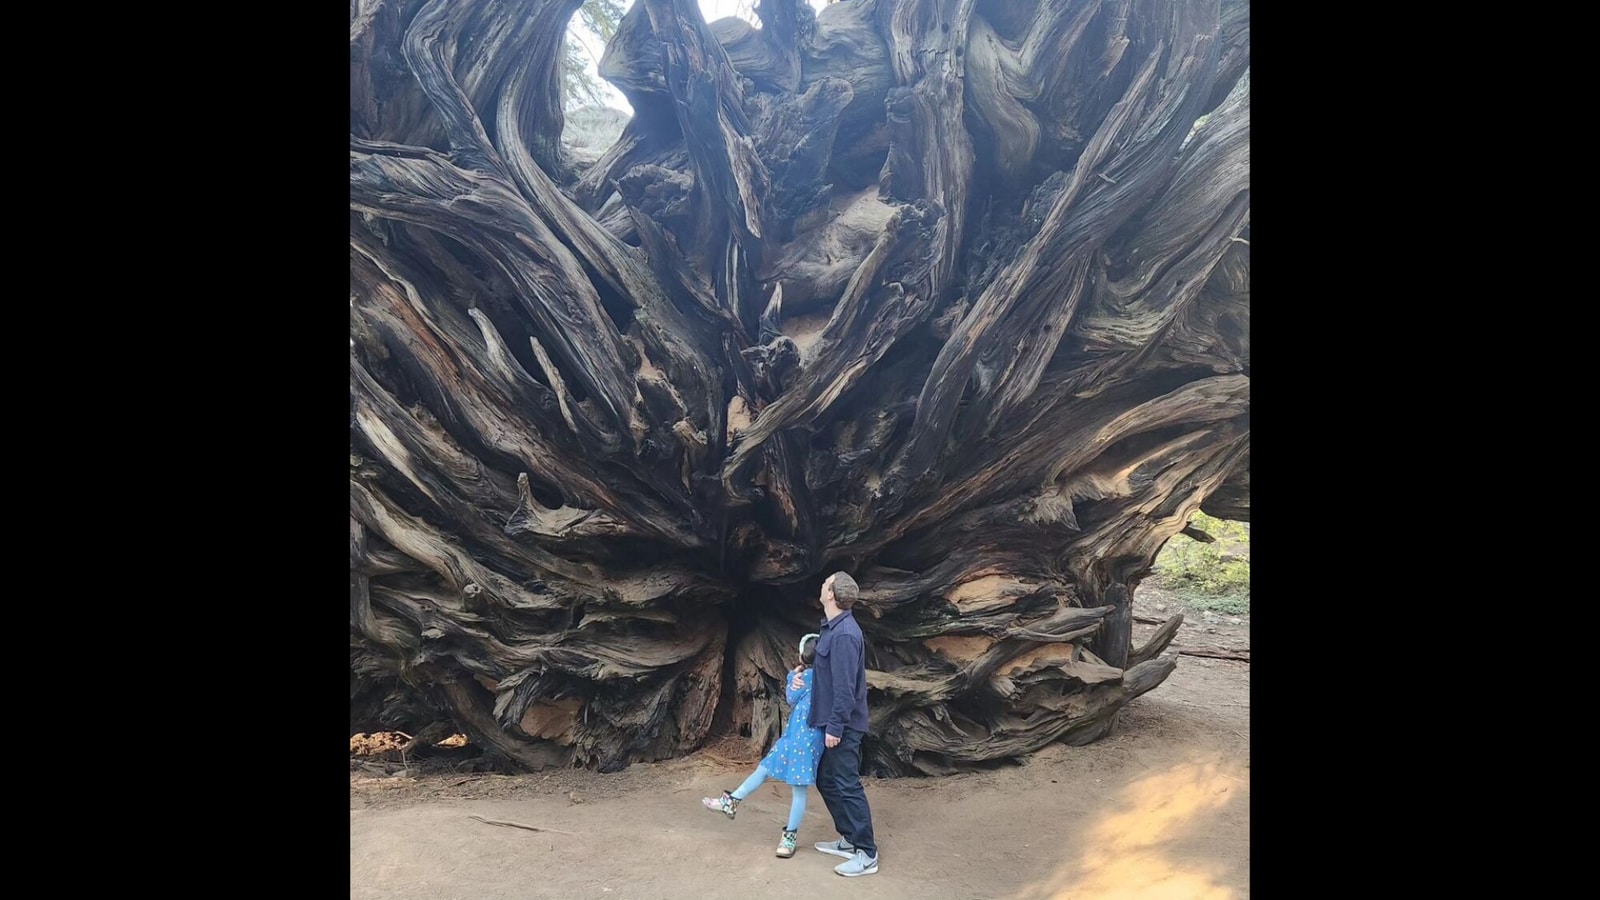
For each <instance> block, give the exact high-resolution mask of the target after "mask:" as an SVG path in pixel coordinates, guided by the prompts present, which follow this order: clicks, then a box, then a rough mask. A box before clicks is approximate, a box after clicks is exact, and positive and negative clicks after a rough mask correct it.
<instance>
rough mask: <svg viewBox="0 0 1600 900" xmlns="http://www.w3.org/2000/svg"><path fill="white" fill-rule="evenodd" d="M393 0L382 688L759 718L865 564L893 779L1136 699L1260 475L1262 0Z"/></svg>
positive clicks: (365, 47) (1096, 720)
mask: <svg viewBox="0 0 1600 900" xmlns="http://www.w3.org/2000/svg"><path fill="white" fill-rule="evenodd" d="M578 6H579V2H578V0H353V2H352V7H351V39H350V67H351V107H350V132H351V136H350V206H351V216H350V245H351V266H350V282H351V305H350V317H351V318H350V323H351V338H352V347H351V356H350V401H351V419H350V423H351V451H350V453H351V456H350V463H351V479H350V519H351V521H350V526H351V543H350V553H351V582H350V584H351V587H350V602H351V617H350V620H351V661H352V665H351V671H352V682H351V685H352V686H351V702H352V725H353V727H354V726H356V725H358V724H359V725H360V726H361V727H363V728H367V729H370V728H373V727H379V726H386V727H396V726H400V725H409V726H410V727H409V729H408V730H411V731H416V730H417V729H420V728H422V727H424V726H427V725H430V724H432V723H434V722H435V721H438V720H441V719H445V718H448V719H450V720H453V721H454V722H455V723H456V724H457V726H458V727H460V728H462V729H464V730H465V731H466V732H467V733H468V734H469V735H470V736H471V738H472V739H473V740H474V741H475V742H477V743H479V744H481V745H483V746H485V747H487V748H489V749H491V750H493V751H494V752H495V753H496V754H498V755H500V756H502V757H505V758H507V759H510V760H514V761H515V762H517V763H518V764H520V765H522V766H526V767H530V768H537V767H540V766H546V765H552V764H566V763H579V764H585V765H593V766H596V767H598V768H600V769H602V770H614V769H617V768H621V767H623V766H626V765H628V764H629V763H630V762H632V761H636V760H648V759H659V758H663V757H669V756H673V755H679V754H683V753H687V752H689V751H691V750H693V749H694V748H696V747H697V746H698V745H699V744H700V743H702V742H703V741H704V740H705V739H706V737H707V736H708V735H710V734H712V733H714V732H717V731H724V730H725V731H730V732H737V733H741V734H745V735H747V736H748V737H749V740H750V741H751V742H752V744H757V745H764V744H765V743H766V742H768V741H770V740H771V739H772V738H773V737H774V736H775V735H776V733H777V731H778V729H779V727H780V723H781V721H782V710H781V708H780V706H779V704H780V703H781V698H782V694H783V692H782V689H781V686H780V685H781V679H782V677H783V673H784V671H785V670H786V669H787V668H788V667H789V666H791V665H792V664H793V660H792V657H793V649H792V648H793V647H794V645H795V641H796V639H797V638H798V637H799V635H800V634H802V633H804V632H805V631H808V630H814V628H815V624H816V615H817V613H818V607H817V605H816V602H815V597H816V595H817V589H818V585H819V583H820V581H821V579H822V578H824V577H825V576H826V575H827V574H828V573H830V572H832V571H835V570H840V569H842V570H845V571H848V572H850V573H851V574H853V575H854V576H855V578H856V579H857V580H858V581H859V582H860V584H861V586H862V591H863V597H862V604H861V607H860V608H859V609H860V611H859V612H858V615H857V618H858V619H859V620H861V622H862V627H863V630H864V631H865V633H866V635H867V637H868V639H869V644H870V646H869V649H868V665H869V670H870V671H869V676H868V678H869V685H870V688H871V704H872V734H871V737H870V739H869V742H868V752H867V759H868V763H869V767H870V768H871V770H873V771H876V772H880V773H884V774H908V773H941V772H949V771H954V770H958V769H961V768H965V767H971V766H974V765H979V764H983V763H986V762H990V761H994V760H1001V759H1009V758H1016V757H1021V756H1025V755H1026V754H1028V753H1030V752H1033V751H1035V750H1037V749H1039V748H1040V747H1042V746H1044V745H1046V744H1048V743H1050V742H1052V741H1056V740H1064V741H1068V742H1073V743H1081V742H1084V741H1089V740H1093V739H1095V738H1097V737H1099V736H1101V735H1103V734H1105V733H1106V732H1107V731H1108V730H1109V729H1110V728H1111V727H1112V726H1113V723H1114V721H1115V717H1116V713H1117V711H1118V710H1119V709H1120V708H1121V707H1122V706H1123V705H1124V704H1125V703H1127V701H1128V700H1130V699H1132V698H1133V697H1136V696H1138V695H1139V694H1141V693H1143V692H1145V691H1148V690H1150V689H1151V688H1153V687H1155V686H1156V685H1158V684H1160V683H1161V681H1162V679H1164V678H1165V677H1166V676H1167V675H1168V674H1169V673H1170V672H1171V671H1172V668H1173V665H1174V661H1173V657H1172V656H1171V655H1168V656H1165V657H1162V656H1160V655H1159V654H1160V652H1161V650H1162V649H1164V648H1165V647H1166V645H1167V642H1169V641H1170V640H1171V637H1172V632H1173V631H1175V630H1176V628H1177V625H1176V621H1175V622H1174V624H1173V625H1172V627H1171V628H1169V629H1165V630H1164V631H1163V632H1162V633H1161V634H1159V635H1158V636H1157V638H1156V639H1154V640H1152V641H1151V642H1150V643H1149V644H1147V645H1145V646H1144V647H1140V648H1133V647H1132V646H1131V645H1130V638H1131V631H1130V629H1131V624H1132V618H1133V597H1134V591H1135V589H1136V587H1137V585H1138V582H1139V580H1140V578H1141V577H1143V576H1144V575H1145V574H1146V573H1148V571H1149V569H1150V565H1151V563H1152V561H1153V560H1154V558H1155V555H1156V552H1157V551H1158V550H1159V549H1160V547H1161V546H1162V544H1163V543H1164V542H1165V541H1166V540H1167V539H1168V538H1170V537H1172V536H1173V535H1175V534H1177V533H1178V532H1179V531H1180V530H1181V529H1183V528H1184V527H1185V524H1186V522H1187V520H1188V518H1189V516H1190V515H1191V514H1192V513H1193V512H1194V511H1195V510H1196V509H1200V508H1204V509H1205V510H1206V511H1207V512H1209V513H1211V514H1213V515H1219V516H1225V517H1228V518H1236V519H1248V517H1249V445H1250V418H1249V409H1250V377H1249V372H1250V353H1249V319H1250V291H1249V261H1250V256H1249V254H1250V245H1249V218H1250V190H1249V188H1250V181H1249V161H1250V159H1249V157H1250V144H1249V132H1250V93H1249V5H1248V2H1244V0H1099V2H1095V0H1051V2H1041V0H844V2H840V3H835V4H830V5H827V6H825V7H823V8H822V10H821V11H820V12H814V11H813V10H812V9H811V8H810V7H809V6H806V5H804V4H803V3H800V2H798V0H762V2H761V4H760V5H759V7H758V8H757V13H758V15H759V18H760V20H761V25H760V27H754V26H752V25H750V24H748V23H744V22H741V21H738V20H731V19H730V20H723V21H721V22H715V23H709V24H708V23H706V22H705V21H704V20H703V18H702V16H701V14H700V11H699V9H698V7H697V6H696V5H695V3H694V2H693V0H638V2H635V3H634V4H633V6H632V7H631V8H630V9H629V11H628V12H627V14H626V15H625V16H624V17H623V19H622V21H621V23H620V26H619V28H618V30H617V32H616V35H615V37H614V38H613V39H612V40H611V41H610V42H609V44H608V46H607V48H606V52H605V54H604V57H603V59H602V60H601V61H600V71H601V74H602V75H603V76H604V77H605V78H606V79H608V80H609V81H610V82H611V83H612V84H614V85H615V86H616V87H617V88H618V89H619V90H620V91H621V92H622V93H623V94H624V95H625V96H626V97H627V98H628V100H629V102H630V103H631V104H632V106H633V108H634V109H635V111H636V114H635V116H634V118H633V119H632V121H631V122H629V124H628V125H627V127H626V129H625V130H624V132H623V134H622V136H621V138H620V139H619V140H618V142H617V143H616V145H615V146H613V147H612V148H611V150H610V151H609V152H607V153H605V154H604V155H603V156H601V157H600V158H599V159H598V160H597V161H595V162H593V163H592V164H589V165H585V164H584V163H583V162H581V161H578V160H576V159H575V158H573V157H571V156H570V155H568V154H567V153H566V152H565V151H564V150H563V147H562V144H561V132H562V111H561V105H560V77H561V69H560V66H561V39H560V36H561V34H562V33H563V29H564V28H565V26H566V24H567V22H568V20H569V19H570V18H571V16H572V14H573V12H574V11H575V10H576V9H577V7H578Z"/></svg>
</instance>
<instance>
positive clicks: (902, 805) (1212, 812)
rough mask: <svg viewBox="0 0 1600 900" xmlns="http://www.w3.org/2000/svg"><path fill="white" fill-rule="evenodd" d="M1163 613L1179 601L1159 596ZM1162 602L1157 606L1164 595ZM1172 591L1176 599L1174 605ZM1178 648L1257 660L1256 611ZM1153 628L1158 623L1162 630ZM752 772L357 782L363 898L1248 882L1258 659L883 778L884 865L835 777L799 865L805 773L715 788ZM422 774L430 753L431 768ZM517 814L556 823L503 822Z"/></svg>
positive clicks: (794, 893) (969, 890)
mask: <svg viewBox="0 0 1600 900" xmlns="http://www.w3.org/2000/svg"><path fill="white" fill-rule="evenodd" d="M1140 598H1141V601H1143V602H1141V604H1140V610H1139V611H1140V613H1141V615H1145V616H1151V617H1162V616H1165V615H1168V614H1170V613H1172V612H1175V611H1177V609H1178V608H1179V606H1178V604H1176V603H1175V601H1174V599H1173V598H1171V597H1170V596H1165V597H1162V596H1157V595H1156V594H1155V592H1153V591H1149V590H1144V589H1142V590H1141V594H1140ZM1152 601H1153V602H1152ZM1163 601H1165V602H1163ZM1185 622H1186V624H1185V625H1184V627H1183V628H1182V629H1181V630H1180V631H1179V635H1178V640H1177V641H1175V642H1174V644H1173V646H1172V648H1171V649H1169V651H1168V652H1173V650H1178V651H1188V652H1200V653H1216V652H1217V651H1219V650H1220V651H1222V655H1229V654H1230V653H1238V652H1239V651H1240V650H1243V651H1244V653H1243V655H1246V656H1247V655H1248V647H1249V621H1248V617H1244V618H1232V617H1226V616H1224V617H1205V616H1202V615H1200V614H1196V613H1194V612H1193V611H1186V615H1185ZM1138 627H1139V629H1140V630H1139V631H1138V632H1136V636H1135V640H1136V642H1137V641H1138V640H1140V639H1141V638H1142V637H1143V635H1144V634H1145V633H1148V631H1150V630H1151V629H1152V628H1153V626H1152V625H1151V624H1148V623H1145V624H1141V625H1140V626H1138ZM749 769H750V767H749V766H746V765H743V764H735V763H730V762H728V761H726V760H723V759H719V758H717V757H716V756H715V755H714V754H712V753H709V752H702V753H699V754H696V755H694V756H691V757H688V758H686V759H680V760H673V761H671V762H666V763H658V764H651V765H635V766H633V767H631V768H629V769H628V770H626V771H624V772H621V773H618V774H615V775H603V776H602V775H596V774H593V773H588V772H583V771H573V770H563V771H560V772H554V773H550V774H540V775H519V776H508V775H493V774H476V775H473V774H459V773H446V774H431V775H423V776H416V775H398V776H391V777H372V776H371V775H369V774H368V771H369V770H365V769H363V770H359V771H356V772H352V775H351V782H350V876H351V884H350V896H351V898H352V900H379V898H384V900H387V898H406V900H432V898H440V900H452V898H454V900H500V898H505V900H511V898H516V900H522V898H529V900H531V898H562V900H567V898H595V900H677V898H685V900H690V898H692V900H745V898H765V897H771V898H788V897H793V898H807V900H827V898H836V897H873V898H882V900H902V898H903V900H938V898H952V900H975V898H983V900H990V898H996V900H1002V898H1003V900H1067V898H1072V900H1094V898H1170V900H1212V898H1218V900H1220V898H1236V897H1248V896H1249V894H1250V888H1249V870H1250V840H1249V827H1250V664H1249V663H1248V662H1244V661H1240V660H1233V659H1220V658H1212V657H1208V656H1190V655H1182V656H1180V658H1179V661H1178V668H1177V671H1175V672H1174V673H1173V675H1172V677H1171V678H1169V679H1168V680H1167V682H1166V683H1165V684H1163V685H1161V686H1160V687H1158V688H1156V689H1155V690H1154V691H1152V692H1151V693H1149V694H1146V695H1145V696H1144V697H1141V698H1140V699H1138V700H1136V701H1134V702H1133V703H1132V704H1130V705H1129V706H1128V707H1127V708H1126V709H1125V710H1124V712H1123V714H1122V721H1121V726H1120V727H1119V729H1118V730H1117V731H1116V732H1115V733H1114V734H1113V735H1112V736H1110V737H1108V738H1106V739H1104V740H1102V741H1100V742H1099V743H1096V744H1094V745H1091V746H1088V747H1059V746H1058V747H1052V748H1049V749H1047V750H1045V751H1042V752H1041V753H1039V754H1037V755H1035V756H1034V757H1033V758H1032V759H1031V760H1030V761H1029V762H1028V763H1027V764H1026V765H1022V766H1013V767H1007V768H1004V769H1000V770H996V771H990V772H982V773H975V774H967V775H959V776H952V777H947V778H939V779H870V778H869V779H865V784H866V790H867V798H868V801H869V803H870V804H871V806H872V813H873V822H874V826H875V828H876V831H877V838H878V843H879V845H880V853H881V856H880V865H881V869H880V871H879V873H878V874H876V875H871V876H866V877H862V878H853V879H852V878H841V877H839V876H838V875H836V874H834V872H833V865H834V864H835V863H838V862H840V860H839V859H837V858H836V857H832V856H826V855H824V854H821V853H818V852H816V851H815V850H814V849H812V848H811V844H812V843H814V842H816V841H822V840H828V839H830V838H832V837H833V836H834V834H833V831H832V828H831V826H830V820H829V817H828V814H827V810H826V809H825V808H824V807H823V804H822V800H821V798H820V797H819V796H818V795H816V793H815V791H813V793H812V795H811V802H810V805H809V806H808V808H807V810H806V816H805V821H804V823H803V824H802V825H801V829H800V840H801V849H800V851H799V852H797V853H796V854H795V856H794V858H793V859H787V860H785V859H779V858H777V857H775V856H774V855H773V852H772V851H773V847H774V846H775V845H776V843H777V838H778V836H779V832H780V830H781V829H782V825H783V819H784V817H785V815H786V814H787V812H788V788H787V787H785V786H782V785H773V784H770V783H769V784H768V785H766V786H765V787H763V788H762V789H761V790H759V791H757V792H756V794H754V795H753V796H752V797H751V798H750V799H748V800H747V801H746V802H745V804H744V806H743V808H742V809H741V810H740V812H739V816H738V818H737V819H735V820H733V821H729V820H728V819H726V818H725V817H723V816H721V815H719V814H715V813H711V812H709V811H707V810H704V809H702V808H701V806H700V803H699V800H700V798H701V797H702V796H709V795H712V794H714V793H716V792H717V791H718V790H720V789H723V788H732V787H734V786H735V785H737V784H738V783H739V782H740V781H741V780H742V779H743V778H744V776H745V775H746V774H748V771H749ZM411 771H413V772H415V769H413V770H411ZM472 816H478V817H481V818H484V819H494V820H503V821H513V822H518V823H524V824H529V825H534V826H538V827H540V828H544V829H551V830H549V831H540V832H534V831H528V830H523V829H519V828H511V827H496V826H492V825H489V824H486V823H484V822H480V821H478V820H477V819H474V818H471V817H472Z"/></svg>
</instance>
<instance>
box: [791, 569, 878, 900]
mask: <svg viewBox="0 0 1600 900" xmlns="http://www.w3.org/2000/svg"><path fill="white" fill-rule="evenodd" d="M860 595H861V591H860V589H859V588H857V587H856V582H855V579H853V578H851V577H850V576H849V575H847V574H845V573H844V572H835V573H833V574H832V575H829V576H828V579H827V580H826V581H824V582H823V583H822V596H821V600H822V615H823V621H822V630H821V634H822V636H821V637H820V638H819V639H818V640H817V658H816V666H815V672H816V674H815V675H813V676H812V677H813V679H814V680H815V683H814V685H813V686H812V689H811V696H812V702H811V715H810V716H809V717H808V719H807V721H808V723H809V724H810V725H811V726H812V727H817V728H822V729H823V737H822V746H823V749H822V762H821V763H820V764H818V766H817V792H818V793H820V794H821V795H822V802H823V803H824V804H826V805H827V807H828V813H829V814H830V815H832V816H833V827H834V829H835V830H837V831H838V832H839V839H838V840H836V841H825V842H823V843H820V844H818V845H817V849H818V850H821V851H822V852H823V853H831V854H833V855H834V856H842V857H844V858H845V862H843V863H840V864H839V865H837V866H835V867H834V869H833V870H834V871H835V872H838V873H839V874H840V875H844V876H846V877H849V878H854V877H855V876H857V875H872V874H875V873H876V872H877V871H878V845H877V843H876V842H875V841H873V839H872V811H871V810H870V809H868V808H867V792H866V791H865V790H863V789H862V787H861V736H862V735H863V734H865V733H866V730H867V652H866V642H865V641H864V640H862V638H861V626H860V625H857V624H856V619H855V615H854V614H853V613H851V611H850V610H851V607H854V606H855V605H856V598H858V597H859V596H860ZM797 689H798V688H797Z"/></svg>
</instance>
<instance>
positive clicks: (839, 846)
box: [817, 838, 856, 859]
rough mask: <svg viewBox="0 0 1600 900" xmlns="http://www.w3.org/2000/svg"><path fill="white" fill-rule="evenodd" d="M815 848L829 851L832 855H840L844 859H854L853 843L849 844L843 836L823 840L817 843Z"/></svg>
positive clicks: (824, 851) (854, 849)
mask: <svg viewBox="0 0 1600 900" xmlns="http://www.w3.org/2000/svg"><path fill="white" fill-rule="evenodd" d="M817 849H818V850H821V851H822V852H823V853H831V854H833V855H834V856H842V857H844V858H845V859H854V858H855V855H856V848H855V845H853V844H851V843H850V842H849V841H847V840H845V839H844V838H839V839H838V840H837V841H823V842H822V843H820V844H818V845H817Z"/></svg>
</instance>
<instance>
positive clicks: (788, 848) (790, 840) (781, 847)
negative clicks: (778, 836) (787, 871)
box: [776, 831, 796, 859]
mask: <svg viewBox="0 0 1600 900" xmlns="http://www.w3.org/2000/svg"><path fill="white" fill-rule="evenodd" d="M795 837H796V834H795V832H793V831H785V832H784V833H783V839H782V840H780V841H778V849H777V851H776V852H777V854H778V856H779V857H781V858H783V859H788V858H789V857H791V856H793V855H794V841H795Z"/></svg>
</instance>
